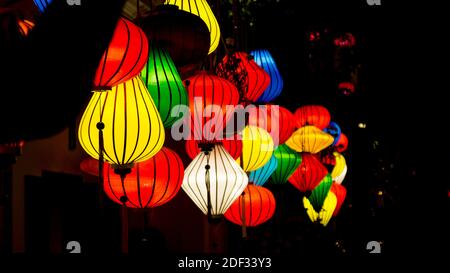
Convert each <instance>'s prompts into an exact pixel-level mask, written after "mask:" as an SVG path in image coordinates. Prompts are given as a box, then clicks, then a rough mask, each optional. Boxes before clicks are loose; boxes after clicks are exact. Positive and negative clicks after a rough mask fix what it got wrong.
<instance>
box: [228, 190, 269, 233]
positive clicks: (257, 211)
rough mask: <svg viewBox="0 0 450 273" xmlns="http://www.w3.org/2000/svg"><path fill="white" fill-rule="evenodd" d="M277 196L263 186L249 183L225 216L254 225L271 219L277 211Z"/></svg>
mask: <svg viewBox="0 0 450 273" xmlns="http://www.w3.org/2000/svg"><path fill="white" fill-rule="evenodd" d="M275 204H276V203H275V197H274V196H273V194H272V192H270V191H269V190H268V189H266V188H263V187H261V186H255V185H252V184H249V185H248V186H247V187H246V188H245V190H244V192H243V193H242V195H241V196H240V197H239V198H238V199H236V201H234V203H233V204H232V205H231V206H230V208H229V209H228V210H227V212H226V213H225V214H224V216H225V218H226V219H227V220H228V221H230V222H233V223H235V224H237V225H241V226H242V225H243V224H244V223H245V226H248V227H254V226H257V225H260V224H262V223H264V222H266V221H267V220H269V219H270V218H271V217H272V216H273V214H274V213H275V206H276V205H275Z"/></svg>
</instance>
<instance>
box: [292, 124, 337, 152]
mask: <svg viewBox="0 0 450 273" xmlns="http://www.w3.org/2000/svg"><path fill="white" fill-rule="evenodd" d="M333 141H334V139H333V137H332V136H330V135H329V134H327V133H325V132H323V131H322V130H320V129H319V128H317V127H315V126H311V125H307V126H303V127H301V128H300V129H297V131H295V132H294V133H293V134H292V136H291V137H290V138H289V139H288V140H287V141H286V145H288V146H289V147H290V148H291V149H294V150H295V151H297V152H308V153H312V154H316V153H318V152H320V151H322V150H323V149H325V148H326V147H328V146H330V145H331V143H333Z"/></svg>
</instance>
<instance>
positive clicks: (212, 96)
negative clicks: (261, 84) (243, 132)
mask: <svg viewBox="0 0 450 273" xmlns="http://www.w3.org/2000/svg"><path fill="white" fill-rule="evenodd" d="M184 83H185V85H186V87H187V90H188V96H189V109H190V114H191V116H190V120H189V119H184V122H186V123H189V124H190V129H191V133H192V135H191V138H192V137H193V138H194V139H195V140H197V141H211V142H214V141H216V140H222V139H223V138H224V137H223V129H224V128H225V126H226V123H227V121H228V120H230V118H231V117H232V115H233V109H230V108H229V107H227V106H228V105H232V106H236V105H237V104H238V102H239V92H238V90H237V89H236V87H235V86H234V85H233V84H232V83H230V82H229V81H227V80H225V79H223V78H220V77H218V76H214V75H210V74H207V73H206V72H201V73H199V74H197V75H195V76H193V77H190V78H188V79H187V80H185V81H184Z"/></svg>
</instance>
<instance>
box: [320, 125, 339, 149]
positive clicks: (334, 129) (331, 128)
mask: <svg viewBox="0 0 450 273" xmlns="http://www.w3.org/2000/svg"><path fill="white" fill-rule="evenodd" d="M323 131H324V132H325V133H327V134H329V135H331V136H332V137H333V138H334V141H333V144H332V146H335V145H336V144H337V142H338V141H339V138H340V137H341V133H342V132H341V127H339V125H338V124H337V123H336V122H334V121H331V122H330V124H328V127H327V128H325V129H324V130H323Z"/></svg>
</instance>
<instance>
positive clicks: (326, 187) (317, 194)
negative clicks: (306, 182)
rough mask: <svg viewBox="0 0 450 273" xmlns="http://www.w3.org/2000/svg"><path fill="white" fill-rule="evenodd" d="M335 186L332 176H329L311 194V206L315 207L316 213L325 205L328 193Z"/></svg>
mask: <svg viewBox="0 0 450 273" xmlns="http://www.w3.org/2000/svg"><path fill="white" fill-rule="evenodd" d="M332 184H333V179H332V178H331V175H329V174H327V175H326V176H325V177H324V178H323V179H322V181H321V182H320V183H319V185H317V187H315V188H314V190H313V191H312V192H311V195H310V196H309V197H308V199H309V201H310V202H311V205H312V206H313V207H314V209H315V210H316V211H319V210H320V208H321V207H322V205H323V202H324V200H325V198H326V197H327V195H328V192H329V191H330V189H331V185H332Z"/></svg>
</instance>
